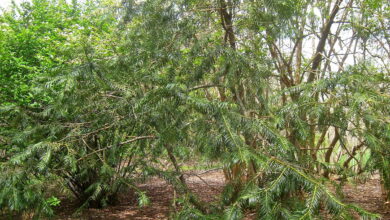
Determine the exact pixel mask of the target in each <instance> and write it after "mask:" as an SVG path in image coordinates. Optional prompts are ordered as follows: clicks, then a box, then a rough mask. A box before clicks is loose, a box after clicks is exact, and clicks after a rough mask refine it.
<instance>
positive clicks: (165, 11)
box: [0, 0, 390, 219]
mask: <svg viewBox="0 0 390 220" xmlns="http://www.w3.org/2000/svg"><path fill="white" fill-rule="evenodd" d="M360 3H361V2H360V1H359V2H358V3H356V4H357V6H359V4H360ZM364 4H368V5H369V6H370V8H381V5H382V7H385V8H386V7H388V5H387V4H386V3H384V2H380V1H367V2H365V3H364ZM357 6H356V8H358V9H361V8H359V7H357ZM210 7H211V8H210ZM326 7H329V6H325V5H324V4H321V3H313V2H310V1H298V2H297V1H291V0H278V1H224V0H220V1H211V2H208V3H206V2H204V1H195V0H194V1H182V0H177V1H176V0H171V1H168V0H148V1H141V2H139V1H131V0H129V1H122V2H121V3H119V2H116V1H86V3H83V4H77V3H76V1H74V2H73V3H72V4H71V3H67V2H66V1H62V0H34V1H32V3H24V4H22V5H21V6H14V7H13V8H11V10H10V11H8V12H4V13H3V14H2V15H1V17H0V22H1V23H0V25H1V26H0V28H1V30H3V31H2V32H1V33H0V37H1V39H2V40H1V41H0V58H1V59H0V74H1V75H0V83H1V84H2V85H4V86H3V87H2V88H1V89H0V102H1V103H0V116H1V118H0V123H1V125H2V127H1V128H0V171H2V173H4V174H6V175H2V176H0V208H1V209H3V210H6V211H11V212H12V211H15V212H30V211H33V212H34V213H35V214H36V216H37V218H39V217H41V216H42V215H53V214H54V213H53V210H52V207H53V206H58V205H61V204H60V200H59V199H57V197H56V195H52V194H51V192H47V191H46V190H45V188H44V187H43V186H44V185H46V184H48V183H50V181H51V180H52V179H58V180H60V182H62V183H63V185H62V187H63V188H64V189H66V190H67V191H68V192H70V193H71V194H73V196H74V197H75V198H77V199H78V200H79V201H80V202H81V206H80V208H85V207H104V206H106V205H110V204H114V203H115V202H116V199H117V195H118V193H120V192H121V190H123V189H124V188H125V187H126V188H127V189H131V190H133V191H135V194H136V195H137V198H138V204H139V206H146V205H148V204H149V203H150V201H149V199H148V197H147V195H146V194H145V192H143V191H141V190H139V189H138V188H137V183H139V182H140V181H142V180H143V179H145V178H147V177H150V176H158V177H160V178H162V179H164V180H165V181H166V182H167V183H169V184H171V185H172V186H173V187H174V188H175V190H177V191H178V192H179V194H180V196H181V197H180V198H179V200H178V201H180V205H181V207H182V209H181V210H180V211H179V212H178V213H176V215H175V217H176V218H177V219H220V218H223V219H241V218H243V217H244V216H245V212H246V211H247V210H252V211H255V212H256V214H257V217H258V218H260V219H315V218H318V217H319V216H321V215H322V214H323V213H321V211H324V212H326V213H328V214H329V215H332V216H333V218H335V219H336V218H340V219H343V218H344V219H348V217H349V216H350V215H351V213H352V212H358V213H359V214H360V215H361V216H362V217H363V218H367V219H370V218H371V219H375V218H378V216H377V215H375V214H372V213H369V212H366V211H364V210H362V209H360V208H358V207H356V206H353V205H349V204H345V203H343V202H342V200H340V199H339V198H338V197H337V196H335V195H334V194H333V193H332V192H331V190H329V189H328V188H327V187H326V185H328V183H329V181H330V180H328V179H327V178H320V175H321V174H323V175H324V176H325V177H328V176H329V173H332V172H335V171H334V170H337V172H344V171H345V172H346V173H347V172H349V173H351V175H353V174H354V172H352V171H351V170H349V167H348V164H347V166H342V167H341V166H336V165H334V164H333V163H332V161H331V160H330V158H327V155H328V152H329V154H330V155H332V153H333V152H332V151H326V152H325V153H319V152H318V151H320V150H321V146H324V145H325V144H326V145H330V147H328V149H331V150H333V151H334V149H338V151H340V152H344V151H345V152H347V153H348V154H346V155H347V156H348V157H350V156H352V158H351V159H355V160H357V159H356V158H355V157H354V155H353V154H354V153H356V152H358V150H359V149H353V150H354V151H352V153H351V152H349V150H350V148H351V146H350V145H351V144H350V143H349V139H356V140H358V141H360V142H361V143H362V146H364V148H368V149H369V152H370V154H371V156H370V159H369V160H368V162H367V166H366V167H365V168H364V170H363V171H362V172H364V171H375V170H379V171H380V173H381V177H382V179H383V181H384V184H385V186H386V187H387V189H390V169H388V168H389V164H390V163H389V161H390V157H389V155H390V154H389V150H388V147H387V145H386V144H387V143H389V142H390V127H389V123H388V122H389V118H388V115H389V106H390V103H389V102H390V99H389V96H388V94H389V89H390V88H389V85H390V84H389V77H388V72H386V66H385V65H382V66H379V67H377V66H376V65H375V64H376V63H379V61H378V60H377V59H376V57H375V56H374V55H373V56H371V58H370V59H371V60H370V59H368V58H367V59H364V60H363V61H362V62H356V63H355V64H354V65H351V66H349V67H345V68H344V64H343V63H339V65H340V66H341V67H340V68H339V69H338V70H337V71H332V68H333V66H331V65H330V64H329V63H331V62H328V60H330V59H333V58H332V56H338V55H337V54H336V53H334V51H332V50H330V49H329V48H328V47H332V46H331V45H327V46H328V47H325V49H326V51H320V52H319V53H317V54H327V56H326V57H325V56H324V57H323V60H322V63H321V62H320V64H319V66H320V67H319V68H317V69H310V68H314V67H313V66H314V64H312V62H313V60H314V58H315V57H317V54H313V57H314V58H305V56H306V55H305V54H304V55H302V54H299V55H296V53H298V52H296V51H297V50H298V49H296V48H298V47H299V41H301V39H302V41H303V39H304V38H305V37H306V35H307V36H313V37H316V35H317V32H318V31H322V30H319V28H318V27H317V26H318V25H319V24H321V23H322V20H321V19H323V20H326V19H329V13H331V10H329V8H326ZM345 7H349V6H345ZM215 8H217V9H218V10H216V9H215ZM318 8H320V9H324V10H322V11H320V13H319V14H311V15H310V16H308V17H307V19H308V21H306V20H301V19H306V17H305V16H306V14H307V12H308V10H309V9H310V10H314V9H318ZM351 10H352V8H351ZM356 10H357V9H356ZM327 13H328V14H327ZM343 13H344V12H343ZM356 13H357V14H361V15H362V17H364V16H367V15H366V14H364V13H365V12H362V11H359V10H357V12H356ZM321 16H322V17H321ZM337 18H338V19H344V20H343V21H345V22H344V23H345V24H346V25H345V26H343V28H344V29H346V30H351V31H353V32H356V39H359V40H361V39H362V38H364V39H366V38H370V39H371V40H377V39H380V40H383V39H382V38H383V37H386V36H385V35H382V33H381V32H380V31H379V32H376V29H377V28H378V27H380V25H381V24H382V23H381V22H378V23H375V22H374V23H370V24H372V26H370V28H369V30H366V27H361V26H359V25H357V24H354V23H351V22H347V21H348V19H346V17H337ZM230 23H231V24H230ZM341 23H342V25H344V23H343V22H341ZM349 23H351V24H349ZM302 24H303V25H305V24H309V26H308V27H306V26H300V25H302ZM232 27H234V28H232ZM297 27H299V28H297ZM230 28H232V29H230ZM307 31H310V32H309V33H306V32H307ZM372 32H374V33H372ZM366 33H369V34H366ZM322 34H323V35H325V34H324V33H322ZM374 38H375V39H374ZM335 39H336V38H335ZM335 39H330V40H329V42H330V43H329V44H331V43H332V42H333V41H332V40H334V41H335ZM353 39H355V38H353ZM288 40H290V41H289V43H291V42H293V43H295V45H296V46H294V48H293V49H292V51H290V49H291V48H288V46H285V47H286V48H283V47H280V48H278V45H279V44H281V45H287V44H284V41H288ZM305 40H306V39H305ZM325 42H327V41H325ZM351 42H352V43H354V41H351ZM357 42H358V41H357ZM381 42H382V41H381ZM352 43H351V45H353V44H352ZM368 43H369V42H368ZM368 43H367V42H365V44H364V46H363V47H364V48H363V49H364V50H366V49H370V45H369V44H368ZM382 43H383V42H382ZM356 45H357V43H356ZM300 47H301V50H302V47H303V46H302V45H301V46H300ZM318 48H319V47H318ZM328 49H329V51H327V50H328ZM280 50H282V51H280ZM290 53H291V55H287V54H290ZM356 54H358V53H356ZM295 56H296V57H295ZM356 57H357V58H359V57H358V55H356ZM356 57H354V58H356ZM327 59H328V60H327ZM337 61H340V59H338V60H337ZM370 62H372V63H373V64H370ZM387 71H388V70H387ZM312 73H316V74H317V75H316V76H315V77H314V79H313V80H309V79H310V75H311V74H312ZM333 131H334V134H333V133H332V132H333ZM326 136H327V137H326ZM330 136H332V138H333V139H334V141H332V140H331V138H330ZM333 136H334V137H333ZM321 137H323V138H322V140H321ZM336 137H337V138H336ZM328 139H329V140H328ZM333 142H334V144H333V145H332V143H333ZM192 156H199V157H202V158H207V159H209V160H213V161H216V162H217V163H218V164H221V165H222V167H224V172H225V175H226V177H227V181H228V184H226V187H225V189H224V192H223V193H222V194H221V201H218V202H216V204H210V205H205V204H202V202H201V201H199V199H197V198H196V196H195V195H194V194H193V193H192V192H191V190H190V189H189V188H188V186H187V185H186V183H185V181H184V180H183V173H182V170H183V168H182V167H180V164H179V162H180V161H181V160H185V159H188V158H191V157H192ZM320 156H321V157H323V159H322V158H321V159H319V158H318V157H320ZM163 160H169V161H170V162H171V163H172V165H173V167H174V169H168V168H166V167H165V166H166V165H162V161H163ZM344 160H347V159H344ZM178 161H179V162H178ZM358 162H359V161H358ZM365 163H366V162H365ZM334 167H336V168H337V169H336V168H334ZM184 170H185V168H184ZM325 174H326V175H325Z"/></svg>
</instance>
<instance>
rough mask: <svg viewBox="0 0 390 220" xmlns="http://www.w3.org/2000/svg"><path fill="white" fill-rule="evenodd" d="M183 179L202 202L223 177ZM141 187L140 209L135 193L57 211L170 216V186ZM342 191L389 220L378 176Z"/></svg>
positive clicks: (155, 182)
mask: <svg viewBox="0 0 390 220" xmlns="http://www.w3.org/2000/svg"><path fill="white" fill-rule="evenodd" d="M186 181H187V183H188V185H189V187H190V188H191V190H192V191H193V192H194V193H196V194H197V195H198V196H199V198H200V199H201V200H202V201H205V202H209V203H212V202H213V201H216V200H217V199H218V198H217V196H218V195H219V194H220V193H221V191H222V188H223V185H224V176H223V173H222V171H221V170H213V171H210V172H191V173H188V174H187V175H186ZM140 188H141V189H142V190H144V191H146V192H147V195H148V196H149V198H150V201H151V204H150V205H149V206H148V207H143V208H139V207H138V206H137V202H136V200H135V196H134V195H131V194H127V195H125V194H123V195H122V196H121V198H120V202H119V204H118V205H116V206H111V207H107V208H105V209H101V210H98V209H88V210H85V211H84V212H83V214H82V215H81V216H78V217H76V216H75V217H72V216H71V213H73V211H74V210H75V207H72V205H71V203H68V204H66V203H63V204H62V205H61V210H58V213H57V214H58V219H59V220H65V219H72V220H73V219H107V220H111V219H135V220H152V219H169V213H172V211H174V209H175V208H174V207H173V203H172V200H173V198H174V191H173V189H172V187H171V186H169V185H167V184H166V183H165V182H164V181H163V180H160V179H157V178H156V179H152V180H150V181H148V182H147V183H146V184H142V185H140ZM343 191H344V193H345V201H346V202H350V203H354V204H357V205H359V206H360V207H362V208H365V209H366V210H368V211H371V212H375V213H379V214H381V215H382V219H384V220H390V204H385V201H384V200H383V197H382V194H381V187H380V183H379V179H377V178H374V179H371V180H368V181H367V182H366V183H364V184H358V185H356V186H352V185H347V186H344V187H343ZM246 219H254V215H251V214H248V215H247V218H246Z"/></svg>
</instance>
